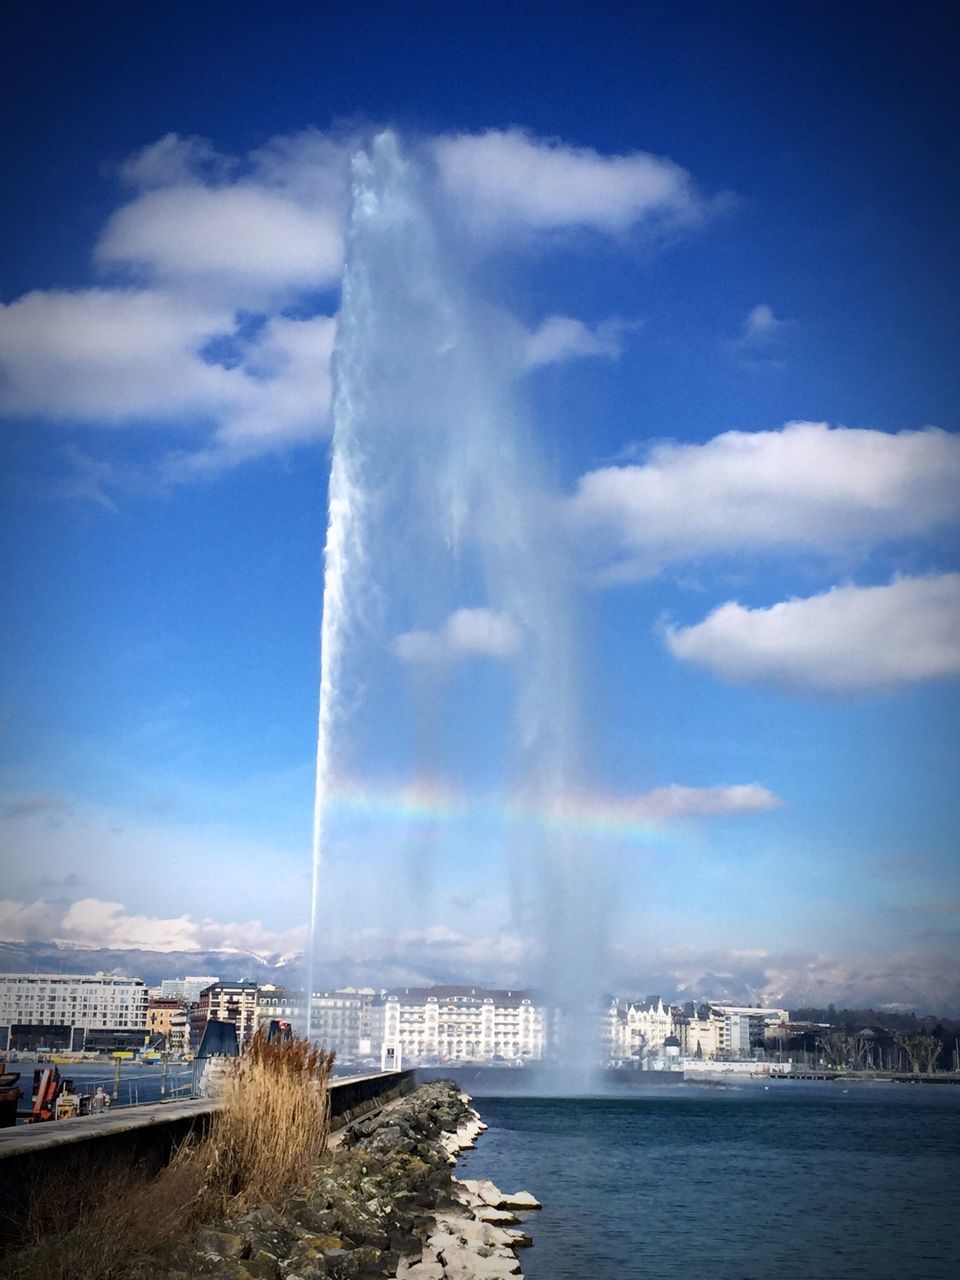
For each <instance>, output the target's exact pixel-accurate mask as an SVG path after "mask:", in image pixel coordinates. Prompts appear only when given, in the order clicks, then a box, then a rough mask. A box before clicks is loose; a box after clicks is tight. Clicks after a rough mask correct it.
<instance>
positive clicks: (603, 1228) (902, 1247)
mask: <svg viewBox="0 0 960 1280" xmlns="http://www.w3.org/2000/svg"><path fill="white" fill-rule="evenodd" d="M476 1106H477V1108H478V1110H479V1111H480V1114H481V1116H482V1118H483V1119H484V1120H485V1121H486V1122H487V1124H488V1125H489V1126H490V1128H489V1130H488V1131H487V1132H486V1133H485V1134H484V1135H483V1136H482V1137H481V1139H480V1142H479V1145H478V1147H477V1149H476V1151H470V1152H467V1153H466V1154H465V1155H464V1157H463V1158H462V1159H461V1161H460V1163H459V1165H458V1169H457V1175H458V1176H459V1177H463V1178H491V1179H492V1180H493V1181H494V1182H495V1183H496V1184H497V1186H499V1187H501V1188H502V1189H503V1190H508V1191H514V1190H520V1189H524V1190H528V1191H532V1192H533V1194H534V1195H535V1196H536V1197H537V1198H538V1199H539V1200H541V1201H542V1202H543V1205H544V1207H543V1209H542V1211H540V1212H535V1213H532V1214H530V1215H527V1218H528V1220H527V1224H526V1229H527V1230H528V1231H530V1233H531V1234H532V1235H533V1238H534V1242H535V1243H534V1247H533V1248H532V1249H528V1250H524V1251H522V1252H521V1254H520V1260H521V1263H522V1265H523V1272H524V1275H525V1276H526V1277H527V1278H528V1280H628V1278H629V1280H632V1278H634V1277H636V1280H641V1278H642V1280H673V1277H696V1278H697V1280H700V1278H708V1277H709V1278H710V1280H761V1278H762V1280H769V1278H770V1277H776V1278H778V1280H793V1278H794V1277H795V1278H796V1280H833V1277H836V1278H837V1280H854V1278H856V1277H870V1280H913V1278H914V1277H916V1278H917V1280H940V1278H941V1277H947V1276H950V1277H956V1276H957V1274H958V1272H960V1267H958V1250H957V1243H956V1225H955V1224H956V1222H957V1220H958V1209H960V1194H958V1187H960V1085H873V1084H851V1085H850V1086H849V1087H846V1086H841V1085H839V1084H832V1083H821V1084H801V1083H798V1082H780V1083H772V1084H771V1085H770V1086H769V1087H766V1088H765V1087H764V1086H762V1085H757V1084H753V1083H751V1084H745V1085H743V1086H739V1087H733V1088H729V1089H728V1088H723V1089H710V1088H706V1087H698V1086H686V1085H685V1086H682V1087H681V1088H679V1089H671V1090H664V1091H663V1092H662V1093H660V1094H652V1093H650V1092H648V1091H646V1090H644V1091H642V1092H637V1093H630V1094H618V1095H616V1096H604V1097H595V1098H576V1099H567V1098H521V1097H510V1098H478V1099H477V1101H476Z"/></svg>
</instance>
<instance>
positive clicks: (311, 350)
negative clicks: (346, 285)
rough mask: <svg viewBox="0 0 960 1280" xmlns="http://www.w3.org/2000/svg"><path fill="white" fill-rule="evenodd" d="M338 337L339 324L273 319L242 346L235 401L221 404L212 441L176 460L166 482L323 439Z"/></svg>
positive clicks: (316, 318)
mask: <svg viewBox="0 0 960 1280" xmlns="http://www.w3.org/2000/svg"><path fill="white" fill-rule="evenodd" d="M335 334H336V321H335V320H333V319H332V318H330V317H328V316H313V317H311V318H310V319H306V320H294V319H290V318H288V317H286V316H277V317H275V318H274V319H272V320H270V321H269V322H268V323H267V324H266V325H265V326H264V328H263V330H262V332H261V333H260V334H259V335H258V336H257V338H256V339H255V340H254V341H252V342H250V343H248V344H246V345H245V346H244V347H243V348H242V352H243V363H242V365H241V366H240V367H239V368H238V370H237V371H236V374H237V386H236V387H235V388H234V394H233V396H232V398H231V400H230V402H229V403H228V404H224V405H223V406H221V407H220V408H221V412H220V413H219V415H218V417H219V426H218V427H217V430H216V431H215V433H214V435H213V437H212V439H211V440H210V441H209V442H208V443H207V444H206V445H204V446H203V447H202V448H201V449H198V450H194V451H192V452H185V453H182V454H175V455H171V456H170V457H169V458H168V459H167V462H166V464H165V467H164V473H165V475H166V477H167V478H168V479H183V478H185V477H187V476H189V475H191V474H192V475H198V474H202V473H204V472H209V471H214V470H218V469H220V468H223V467H227V466H233V465H234V464H236V463H237V462H242V461H244V460H245V459H247V458H252V457H258V456H260V455H261V454H264V453H270V452H272V451H274V450H277V449H281V448H284V447H288V446H290V445H296V444H303V443H306V442H308V441H310V440H315V439H317V438H318V437H320V436H323V435H326V433H327V431H328V429H329V420H330V405H331V399H332V390H333V389H332V382H331V373H330V360H331V356H332V353H333V341H334V337H335ZM211 408H213V407H212V406H211Z"/></svg>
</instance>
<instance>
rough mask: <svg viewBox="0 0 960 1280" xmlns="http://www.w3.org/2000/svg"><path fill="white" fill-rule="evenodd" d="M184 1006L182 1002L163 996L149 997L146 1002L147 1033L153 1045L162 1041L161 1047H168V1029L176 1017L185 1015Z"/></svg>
mask: <svg viewBox="0 0 960 1280" xmlns="http://www.w3.org/2000/svg"><path fill="white" fill-rule="evenodd" d="M185 1010H186V1006H185V1004H184V1002H183V1001H182V1000H176V999H173V998H170V999H165V998H164V997H163V996H151V997H150V999H149V1000H148V1001H147V1033H148V1034H149V1036H150V1041H151V1043H153V1041H154V1040H156V1039H162V1041H163V1044H162V1047H163V1048H165V1049H167V1048H169V1047H170V1045H169V1040H170V1027H171V1025H172V1022H173V1019H174V1017H176V1015H178V1014H181V1015H183V1014H184V1013H185Z"/></svg>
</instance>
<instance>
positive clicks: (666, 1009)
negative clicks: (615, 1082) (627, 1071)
mask: <svg viewBox="0 0 960 1280" xmlns="http://www.w3.org/2000/svg"><path fill="white" fill-rule="evenodd" d="M679 1031H680V1010H679V1009H677V1008H675V1007H674V1006H673V1005H665V1004H664V1003H663V1000H662V999H661V998H660V996H654V997H651V998H650V999H649V1000H612V1001H611V1002H610V1007H609V1009H608V1010H607V1014H606V1018H605V1020H604V1025H603V1033H602V1035H603V1041H604V1045H605V1048H606V1051H607V1059H608V1061H611V1062H617V1063H621V1064H623V1065H630V1066H636V1067H639V1068H641V1069H642V1068H644V1067H646V1066H649V1065H652V1064H653V1063H654V1062H655V1061H656V1062H659V1060H660V1059H661V1058H662V1057H663V1049H664V1045H665V1044H666V1041H667V1039H668V1038H669V1037H676V1038H677V1040H678V1042H679Z"/></svg>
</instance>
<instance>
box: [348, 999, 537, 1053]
mask: <svg viewBox="0 0 960 1280" xmlns="http://www.w3.org/2000/svg"><path fill="white" fill-rule="evenodd" d="M545 1027H546V1018H545V1013H544V1009H543V1007H542V1006H541V1005H540V1004H538V1003H536V1002H535V1001H534V1000H533V998H532V997H531V996H530V995H529V994H528V993H527V992H525V991H508V990H502V989H492V988H487V987H453V986H450V987H444V986H438V987H402V988H396V989H395V990H393V991H387V992H384V994H383V995H382V996H380V997H378V998H376V999H374V1000H373V1001H372V1004H371V1030H372V1033H373V1041H374V1045H375V1046H376V1045H377V1044H379V1046H380V1049H381V1052H382V1053H384V1054H388V1055H389V1054H390V1052H391V1051H393V1057H392V1059H391V1060H393V1061H396V1060H397V1051H399V1059H400V1060H401V1061H402V1063H403V1064H404V1065H406V1066H414V1065H417V1064H420V1065H423V1066H428V1065H432V1064H442V1063H446V1062H483V1063H497V1062H502V1063H504V1064H506V1063H514V1064H522V1063H524V1062H537V1061H539V1060H540V1059H541V1058H542V1057H543V1054H544V1049H545V1041H546V1034H545Z"/></svg>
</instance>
